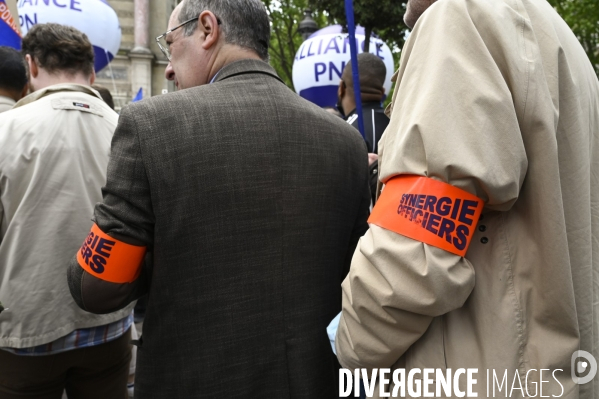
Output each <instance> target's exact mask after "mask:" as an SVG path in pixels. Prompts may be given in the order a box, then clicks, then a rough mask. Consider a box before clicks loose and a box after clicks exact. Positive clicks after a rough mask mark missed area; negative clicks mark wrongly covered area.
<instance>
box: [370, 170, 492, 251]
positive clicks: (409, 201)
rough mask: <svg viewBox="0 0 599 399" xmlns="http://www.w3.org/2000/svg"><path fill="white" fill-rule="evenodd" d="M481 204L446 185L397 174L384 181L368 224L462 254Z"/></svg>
mask: <svg viewBox="0 0 599 399" xmlns="http://www.w3.org/2000/svg"><path fill="white" fill-rule="evenodd" d="M483 205H484V204H483V201H482V200H481V199H480V198H478V197H476V196H475V195H472V194H470V193H468V192H466V191H464V190H461V189H459V188H457V187H454V186H452V185H450V184H447V183H443V182H440V181H438V180H434V179H431V178H428V177H423V176H414V175H400V176H397V177H394V178H392V179H391V180H389V181H388V182H387V183H386V184H385V188H384V190H383V192H382V193H381V195H380V197H379V199H378V201H377V203H376V205H375V207H374V208H373V209H372V213H371V214H370V218H369V219H368V223H371V224H375V225H377V226H379V227H382V228H384V229H386V230H391V231H393V232H395V233H397V234H401V235H403V236H406V237H409V238H411V239H413V240H416V241H420V242H423V243H426V244H429V245H432V246H434V247H437V248H441V249H444V250H446V251H448V252H451V253H453V254H456V255H459V256H464V255H466V251H467V250H468V246H469V245H470V240H471V239H472V235H473V234H474V229H475V227H476V223H477V222H478V219H479V217H480V214H481V212H482V209H483Z"/></svg>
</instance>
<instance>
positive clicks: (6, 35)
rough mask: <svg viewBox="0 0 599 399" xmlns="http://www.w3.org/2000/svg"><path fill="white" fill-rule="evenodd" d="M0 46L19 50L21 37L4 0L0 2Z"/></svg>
mask: <svg viewBox="0 0 599 399" xmlns="http://www.w3.org/2000/svg"><path fill="white" fill-rule="evenodd" d="M0 46H9V47H12V48H16V49H17V50H20V49H21V35H20V34H19V30H18V28H17V25H16V23H15V20H14V18H13V16H12V14H11V13H10V10H9V9H8V6H7V5H6V2H5V1H4V0H0Z"/></svg>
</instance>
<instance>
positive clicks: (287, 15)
mask: <svg viewBox="0 0 599 399" xmlns="http://www.w3.org/2000/svg"><path fill="white" fill-rule="evenodd" d="M263 3H264V5H265V6H266V10H267V11H268V15H269V17H270V21H271V37H270V46H269V55H270V64H271V65H272V67H273V68H274V69H275V70H276V71H277V73H278V74H279V76H280V77H281V79H283V81H285V83H286V84H287V86H289V87H290V88H292V89H293V81H292V70H293V59H294V57H295V53H296V52H297V50H298V49H299V47H300V45H301V44H302V42H303V39H302V36H301V35H300V34H299V32H298V27H299V23H300V22H301V21H302V19H304V10H305V9H306V7H308V0H278V1H277V0H263ZM312 18H313V19H314V20H315V21H316V23H318V25H319V26H320V27H321V28H324V27H325V26H326V25H327V23H326V17H325V16H324V15H323V13H322V12H320V11H314V10H313V12H312Z"/></svg>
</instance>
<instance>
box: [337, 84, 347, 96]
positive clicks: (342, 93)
mask: <svg viewBox="0 0 599 399" xmlns="http://www.w3.org/2000/svg"><path fill="white" fill-rule="evenodd" d="M343 96H345V83H344V82H343V80H340V81H339V88H338V89H337V98H339V99H342V98H343Z"/></svg>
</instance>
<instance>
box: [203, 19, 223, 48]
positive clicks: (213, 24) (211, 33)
mask: <svg viewBox="0 0 599 399" xmlns="http://www.w3.org/2000/svg"><path fill="white" fill-rule="evenodd" d="M198 29H200V30H201V31H202V33H203V34H204V38H205V39H204V41H203V42H202V48H203V49H204V50H208V49H209V48H210V47H212V46H214V45H215V44H216V43H218V39H219V36H220V27H219V23H218V19H217V18H216V15H214V14H213V13H212V11H208V10H206V11H202V13H201V14H200V17H199V18H198Z"/></svg>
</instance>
